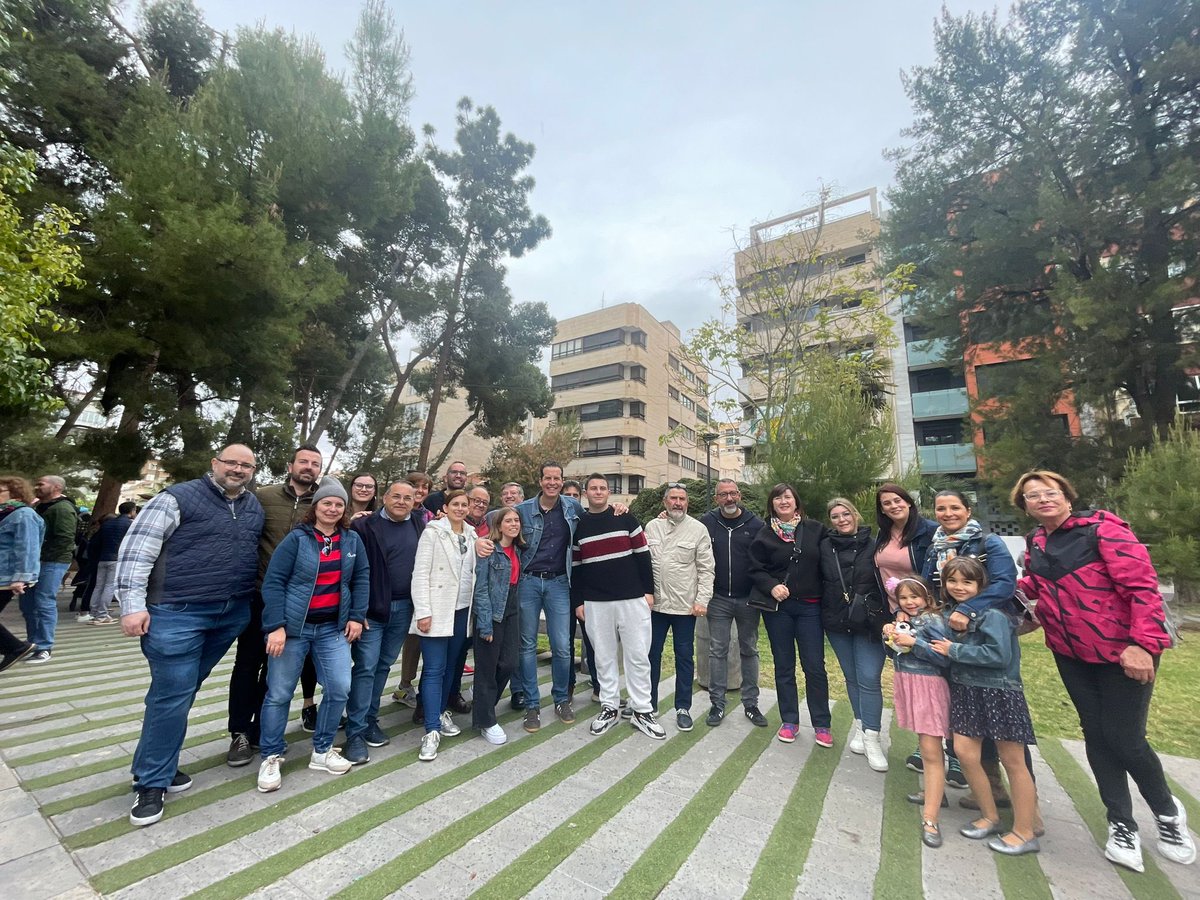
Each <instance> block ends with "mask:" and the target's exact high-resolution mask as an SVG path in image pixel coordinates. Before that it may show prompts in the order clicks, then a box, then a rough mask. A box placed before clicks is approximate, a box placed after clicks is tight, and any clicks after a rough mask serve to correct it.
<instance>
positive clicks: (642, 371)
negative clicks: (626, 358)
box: [629, 366, 646, 384]
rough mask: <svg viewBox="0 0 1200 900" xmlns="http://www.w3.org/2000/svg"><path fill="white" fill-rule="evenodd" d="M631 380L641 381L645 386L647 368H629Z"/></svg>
mask: <svg viewBox="0 0 1200 900" xmlns="http://www.w3.org/2000/svg"><path fill="white" fill-rule="evenodd" d="M629 380H630V381H640V382H641V383H642V384H645V383H646V367H645V366H630V367H629Z"/></svg>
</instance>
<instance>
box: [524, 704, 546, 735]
mask: <svg viewBox="0 0 1200 900" xmlns="http://www.w3.org/2000/svg"><path fill="white" fill-rule="evenodd" d="M541 727H542V712H541V710H540V709H539V708H538V707H536V706H531V707H530V708H529V709H527V710H525V730H526V731H528V732H529V733H530V734H533V733H534V732H535V731H539V730H541Z"/></svg>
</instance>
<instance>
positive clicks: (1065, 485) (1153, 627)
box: [1010, 469, 1196, 872]
mask: <svg viewBox="0 0 1200 900" xmlns="http://www.w3.org/2000/svg"><path fill="white" fill-rule="evenodd" d="M1010 499H1011V501H1012V504H1013V505H1014V506H1015V507H1016V508H1017V509H1019V510H1021V511H1022V512H1024V513H1026V514H1027V515H1029V516H1032V517H1033V519H1034V521H1036V522H1037V527H1036V528H1034V529H1033V531H1032V532H1031V533H1030V534H1029V536H1028V537H1027V538H1026V553H1025V576H1024V577H1023V578H1022V579H1021V580H1020V581H1019V582H1018V584H1019V586H1020V588H1021V589H1022V590H1023V591H1024V592H1025V594H1026V595H1027V597H1028V598H1029V599H1030V600H1032V601H1034V602H1035V603H1036V610H1037V620H1038V622H1039V623H1040V624H1041V626H1042V632H1043V634H1044V635H1045V639H1046V646H1047V647H1049V648H1050V652H1051V653H1053V654H1054V662H1055V665H1057V667H1058V674H1059V677H1060V678H1062V682H1063V686H1064V687H1065V688H1066V689H1067V695H1068V696H1069V697H1070V698H1071V703H1072V704H1073V705H1074V706H1075V711H1076V712H1077V713H1078V715H1079V724H1080V726H1081V727H1082V728H1083V742H1084V745H1085V747H1086V748H1087V759H1088V765H1089V767H1090V768H1091V770H1092V774H1093V775H1094V776H1095V778H1096V787H1097V789H1098V790H1099V792H1100V799H1101V801H1102V802H1103V803H1104V807H1105V810H1106V812H1107V818H1108V842H1107V844H1106V845H1105V848H1104V855H1105V856H1106V857H1107V858H1108V859H1109V860H1111V861H1112V862H1114V863H1116V864H1117V865H1120V866H1124V867H1125V868H1127V869H1133V870H1134V871H1135V872H1141V871H1144V869H1145V864H1144V863H1143V861H1142V845H1141V838H1140V836H1139V833H1138V826H1137V821H1136V820H1135V819H1134V817H1133V802H1132V800H1131V798H1130V794H1129V779H1130V778H1132V779H1133V783H1134V784H1136V785H1137V788H1138V791H1139V793H1141V795H1142V797H1143V798H1145V800H1146V804H1147V805H1148V806H1149V807H1150V810H1151V812H1152V813H1153V814H1154V824H1155V827H1156V828H1157V829H1158V841H1157V849H1158V852H1159V853H1160V854H1161V855H1162V856H1163V857H1164V858H1165V859H1169V860H1171V861H1172V862H1176V863H1180V864H1182V865H1190V864H1191V863H1193V862H1195V860H1196V845H1195V842H1194V841H1193V839H1192V835H1191V833H1190V832H1189V831H1188V825H1187V812H1186V811H1185V809H1184V806H1183V804H1182V803H1180V802H1179V800H1178V799H1177V798H1176V797H1174V796H1173V795H1172V794H1171V787H1170V784H1169V783H1168V782H1167V780H1166V776H1165V775H1164V774H1163V768H1162V762H1161V761H1160V760H1159V758H1158V754H1157V753H1155V752H1154V749H1153V748H1152V747H1151V746H1150V744H1149V742H1148V741H1147V740H1146V718H1147V715H1148V712H1149V709H1150V699H1151V696H1152V694H1153V692H1154V682H1155V678H1156V676H1157V673H1158V664H1159V661H1160V660H1161V658H1162V654H1163V653H1164V652H1165V651H1166V650H1167V649H1168V648H1169V647H1170V646H1171V645H1172V638H1171V633H1170V630H1169V629H1168V627H1167V618H1166V611H1165V609H1164V606H1163V601H1162V595H1161V594H1160V593H1159V582H1158V573H1157V572H1156V571H1155V570H1154V565H1153V563H1151V561H1150V555H1149V553H1147V552H1146V548H1145V546H1144V545H1143V544H1142V543H1141V542H1140V541H1139V540H1138V539H1137V535H1135V534H1134V533H1133V531H1132V530H1131V529H1130V527H1129V526H1128V525H1127V524H1125V522H1123V521H1122V520H1121V519H1119V518H1118V517H1117V516H1115V515H1113V514H1112V513H1111V512H1107V511H1105V510H1089V509H1079V510H1076V509H1075V508H1074V506H1075V504H1076V503H1077V502H1078V501H1079V495H1078V494H1077V493H1076V491H1075V488H1074V486H1073V485H1072V484H1071V483H1070V482H1069V481H1067V479H1065V478H1063V477H1062V476H1061V475H1059V474H1058V473H1057V472H1051V471H1048V470H1045V469H1038V470H1034V471H1032V472H1026V473H1025V474H1024V475H1022V476H1021V477H1020V479H1018V480H1017V483H1016V485H1015V486H1014V487H1013V490H1012V494H1011V495H1010Z"/></svg>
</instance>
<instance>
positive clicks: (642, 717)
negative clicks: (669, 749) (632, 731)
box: [631, 712, 667, 741]
mask: <svg viewBox="0 0 1200 900" xmlns="http://www.w3.org/2000/svg"><path fill="white" fill-rule="evenodd" d="M631 724H632V725H633V727H634V728H636V729H637V730H638V731H640V732H641V733H642V734H644V735H646V737H648V738H654V740H656V741H665V740H666V739H667V732H666V731H665V730H664V729H663V727H662V726H661V725H659V724H658V720H657V719H655V718H654V713H652V712H635V713H634V714H633V722H632V723H631Z"/></svg>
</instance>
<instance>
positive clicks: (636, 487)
mask: <svg viewBox="0 0 1200 900" xmlns="http://www.w3.org/2000/svg"><path fill="white" fill-rule="evenodd" d="M645 489H646V478H645V476H644V475H630V476H629V493H631V494H640V493H641V492H642V491H644V490H645Z"/></svg>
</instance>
